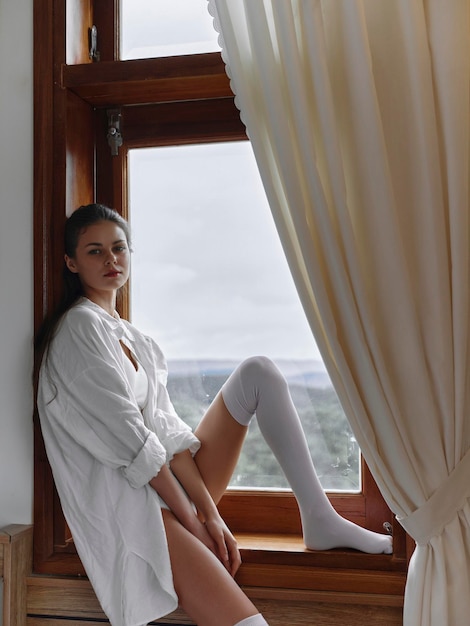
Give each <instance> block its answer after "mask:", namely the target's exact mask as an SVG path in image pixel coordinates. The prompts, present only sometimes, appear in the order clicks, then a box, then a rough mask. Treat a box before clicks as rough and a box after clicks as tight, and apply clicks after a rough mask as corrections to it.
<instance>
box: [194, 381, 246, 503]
mask: <svg viewBox="0 0 470 626" xmlns="http://www.w3.org/2000/svg"><path fill="white" fill-rule="evenodd" d="M247 430H248V427H247V426H243V425H242V424H239V423H238V422H237V421H236V420H234V419H233V417H232V416H231V415H230V413H229V412H228V410H227V407H226V406H225V403H224V400H223V398H222V394H221V393H220V392H219V393H218V394H217V396H216V397H215V398H214V401H213V402H212V404H211V405H210V407H209V408H208V409H207V411H206V413H205V415H204V417H203V418H202V420H201V422H200V424H199V426H198V427H197V428H196V430H195V435H196V437H197V438H198V439H199V441H200V442H201V447H200V449H199V450H198V452H197V454H196V456H195V457H194V460H195V462H196V464H197V466H198V468H199V471H200V472H201V476H202V478H203V480H204V483H205V485H206V487H207V489H208V490H209V493H210V494H211V496H212V497H213V499H214V501H215V503H216V504H217V503H218V502H219V500H220V498H221V497H222V496H223V495H224V492H225V490H226V489H227V485H228V483H229V481H230V478H231V477H232V474H233V471H234V469H235V466H236V464H237V461H238V457H239V456H240V451H241V449H242V446H243V442H244V441H245V437H246V433H247Z"/></svg>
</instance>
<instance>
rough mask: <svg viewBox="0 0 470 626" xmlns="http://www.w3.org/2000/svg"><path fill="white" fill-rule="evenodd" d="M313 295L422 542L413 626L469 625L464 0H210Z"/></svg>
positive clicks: (290, 249)
mask: <svg viewBox="0 0 470 626" xmlns="http://www.w3.org/2000/svg"><path fill="white" fill-rule="evenodd" d="M209 10H210V12H211V13H212V15H214V17H215V25H216V28H217V30H219V32H220V33H221V45H222V48H223V56H224V60H225V62H226V64H227V72H228V74H229V76H230V77H231V80H232V86H233V90H234V92H235V94H236V103H237V106H238V107H239V108H240V110H241V117H242V119H243V121H244V123H245V124H246V127H247V132H248V135H249V137H250V139H251V142H252V144H253V149H254V152H255V155H256V158H257V162H258V166H259V169H260V172H261V176H262V178H263V182H264V185H265V189H266V192H267V195H268V198H269V202H270V205H271V208H272V211H273V215H274V218H275V221H276V224H277V228H278V231H279V234H280V237H281V240H282V242H283V245H284V249H285V252H286V255H287V258H288V261H289V264H290V267H291V270H292V273H293V276H294V279H295V281H296V285H297V288H298V291H299V293H300V296H301V299H302V301H303V305H304V308H305V311H306V314H307V317H308V319H309V321H310V324H311V327H312V329H313V331H314V334H315V337H316V340H317V343H318V345H319V347H320V350H321V352H322V355H323V358H324V360H325V363H326V365H327V367H328V370H329V372H330V375H331V377H332V379H333V382H334V384H335V387H336V390H337V392H338V394H339V396H340V398H341V401H342V403H343V406H344V408H345V411H346V413H347V415H348V418H349V420H350V422H351V425H352V428H353V430H354V433H355V435H356V437H357V439H358V442H359V445H360V446H361V449H362V451H363V454H364V456H365V458H366V460H367V463H368V464H369V467H370V468H371V471H372V473H373V475H374V477H375V479H376V480H377V483H378V485H379V487H380V489H381V491H382V493H383V495H384V497H385V498H386V500H387V502H388V504H389V506H390V507H391V509H392V510H393V512H394V513H395V514H396V515H397V517H398V518H399V519H400V521H401V522H402V524H403V526H404V527H405V529H406V530H407V531H408V532H409V533H410V534H411V536H412V537H413V538H414V539H415V540H416V542H417V544H418V546H417V549H416V551H415V553H414V556H413V558H412V561H411V563H410V568H409V575H408V580H407V587H406V594H405V618H404V623H405V624H406V625H407V626H420V625H422V626H431V625H432V626H446V625H448V626H468V624H469V623H470V530H469V525H470V501H469V497H470V452H468V450H469V447H470V423H469V410H470V394H469V392H470V385H469V383H470V380H469V374H470V363H469V356H470V350H469V348H470V333H469V313H470V300H469V295H470V291H469V280H470V276H469V273H470V265H469V261H470V255H469V253H470V249H469V248H470V246H469V241H470V237H469V235H470V220H469V217H470V216H469V182H468V181H469V165H470V162H469V138H470V135H469V121H470V119H469V118H470V106H469V89H470V80H469V79H470V45H469V44H470V37H469V34H470V32H469V30H470V0H209Z"/></svg>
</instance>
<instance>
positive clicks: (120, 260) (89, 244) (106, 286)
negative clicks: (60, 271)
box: [65, 221, 130, 300]
mask: <svg viewBox="0 0 470 626" xmlns="http://www.w3.org/2000/svg"><path fill="white" fill-rule="evenodd" d="M129 262H130V251H129V246H128V244H127V239H126V235H125V233H124V231H123V230H122V228H120V226H118V225H117V224H115V223H114V222H109V221H103V222H97V223H96V224H92V225H90V226H87V227H86V228H85V229H84V230H83V231H82V233H81V234H80V237H79V239H78V244H77V249H76V250H75V256H74V257H73V258H72V257H69V256H67V255H65V263H66V265H67V267H68V269H69V270H70V271H71V272H73V273H74V274H78V275H79V277H80V282H81V283H82V286H83V291H84V293H85V296H87V297H89V298H90V299H91V300H93V299H94V298H93V296H99V295H100V294H101V295H103V296H104V295H105V294H106V293H108V294H109V292H111V293H112V292H115V291H116V290H117V289H119V288H120V287H122V286H123V285H124V283H125V282H126V281H127V279H128V278H129Z"/></svg>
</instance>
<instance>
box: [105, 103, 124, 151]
mask: <svg viewBox="0 0 470 626" xmlns="http://www.w3.org/2000/svg"><path fill="white" fill-rule="evenodd" d="M106 113H107V115H108V134H107V138H108V145H109V147H110V149H111V156H117V155H118V154H119V148H120V147H121V146H122V135H121V110H120V109H108V110H107V111H106Z"/></svg>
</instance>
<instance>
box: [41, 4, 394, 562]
mask: <svg viewBox="0 0 470 626" xmlns="http://www.w3.org/2000/svg"><path fill="white" fill-rule="evenodd" d="M127 1H130V0H127ZM50 3H51V10H50V11H49V10H48V11H45V10H44V6H43V3H42V2H39V0H35V13H34V24H35V209H34V210H35V261H36V262H35V272H36V275H35V286H36V299H35V322H36V325H39V323H40V322H41V320H42V318H43V316H44V314H45V313H46V312H47V311H48V310H49V309H50V308H52V307H53V306H54V303H55V302H56V301H57V299H58V295H59V289H60V283H61V270H62V262H63V259H62V240H61V234H62V227H63V222H64V220H65V216H66V213H69V212H71V211H72V210H73V209H74V208H75V207H77V206H79V205H81V204H85V203H88V202H92V201H98V202H103V203H106V204H109V205H111V206H114V207H115V208H117V209H118V210H121V211H122V212H123V213H124V214H125V215H126V216H127V210H128V205H129V198H128V185H127V181H128V177H129V176H130V177H131V183H132V179H133V175H132V171H131V170H129V162H128V154H130V155H131V156H130V162H131V167H132V160H133V158H134V156H133V154H134V153H133V151H134V150H141V149H150V148H152V149H154V148H155V147H159V148H161V147H169V146H196V145H207V144H213V143H219V144H220V143H221V142H243V143H246V135H245V130H244V127H243V125H242V124H241V122H240V118H239V113H238V111H237V109H236V107H235V105H234V102H233V95H232V93H231V91H230V87H229V82H228V79H227V77H226V74H225V68H224V65H223V63H222V60H221V57H220V54H219V53H218V52H208V53H202V54H187V55H183V56H174V57H162V58H146V59H142V60H139V59H129V60H125V61H119V60H118V58H119V41H118V37H117V33H118V32H119V20H118V15H119V9H120V6H119V3H118V2H117V0H96V1H95V2H93V0H66V2H63V0H50ZM92 24H95V25H96V26H97V30H98V42H99V44H98V48H99V53H100V61H99V62H93V61H92V59H91V58H90V50H89V40H88V32H89V29H90V28H91V26H92ZM51 33H54V37H52V36H51ZM116 119H119V121H120V131H122V136H123V140H124V141H123V145H122V146H121V148H120V149H119V151H118V154H117V155H116V156H113V155H112V154H111V150H110V146H109V144H108V137H107V133H108V130H109V125H110V120H111V121H112V120H116ZM131 193H132V192H131ZM131 201H132V196H131ZM130 217H131V220H132V219H134V218H133V214H132V215H130ZM120 306H121V312H122V313H123V314H124V315H125V316H126V315H129V312H130V311H129V301H128V300H126V299H123V300H122V302H121V303H120ZM361 463H362V462H361ZM362 479H363V481H362V490H361V492H360V493H357V494H343V493H337V494H332V495H331V501H332V503H333V505H334V506H335V507H336V508H337V509H338V510H339V511H340V512H341V513H342V514H344V515H345V516H347V517H349V518H350V519H353V520H354V521H356V522H359V523H361V524H363V525H365V526H367V527H369V528H372V529H375V530H381V525H382V522H383V521H384V520H390V521H391V514H390V511H389V510H388V508H387V507H386V505H385V503H384V502H383V500H382V499H381V497H380V494H379V493H378V490H377V487H376V486H375V483H374V482H373V480H372V479H371V476H370V473H369V472H368V470H367V468H366V467H365V466H363V464H362ZM221 511H222V514H223V515H224V517H225V518H226V519H227V522H228V524H229V526H231V528H232V529H233V530H234V531H235V532H244V531H249V532H257V531H258V532H261V531H264V532H272V533H296V532H299V530H300V521H299V516H298V511H297V507H296V504H295V501H294V499H293V496H292V495H291V494H289V493H286V492H277V491H276V492H270V491H268V492H262V493H259V492H252V491H248V492H242V493H238V492H237V493H229V494H228V495H227V496H226V497H225V498H224V499H223V502H222V504H221ZM397 532H398V531H397ZM396 537H398V535H397V534H396ZM400 542H401V543H400ZM403 554H404V540H403V541H402V540H397V541H396V558H397V559H399V560H400V559H402V558H403ZM351 558H352V557H351ZM384 563H385V561H384ZM386 563H388V561H387V562H386ZM400 563H401V561H400ZM344 566H345V567H346V566H347V565H344ZM384 567H385V568H387V567H395V568H399V567H402V565H400V564H398V565H397V564H394V565H393V566H390V565H387V564H386V565H384ZM35 571H36V572H38V573H39V572H43V573H58V574H76V573H77V572H81V571H82V570H81V565H80V563H79V561H78V558H77V556H76V554H75V550H74V546H73V541H72V539H71V537H70V534H69V532H68V530H67V526H66V524H65V521H64V518H63V515H62V512H61V509H60V504H59V502H58V499H57V496H56V494H55V492H54V486H53V481H52V477H51V473H50V469H49V466H48V463H47V459H46V456H45V452H44V447H43V444H42V441H41V434H40V429H39V427H38V425H37V424H36V447H35Z"/></svg>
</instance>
